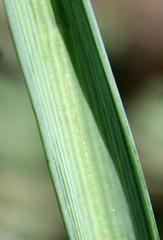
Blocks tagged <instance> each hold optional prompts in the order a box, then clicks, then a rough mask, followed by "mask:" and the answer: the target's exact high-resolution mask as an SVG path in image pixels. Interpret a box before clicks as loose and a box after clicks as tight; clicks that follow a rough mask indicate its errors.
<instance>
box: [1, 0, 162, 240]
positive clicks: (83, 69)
mask: <svg viewBox="0 0 163 240" xmlns="http://www.w3.org/2000/svg"><path fill="white" fill-rule="evenodd" d="M4 3H5V7H6V11H7V15H8V20H9V24H10V27H11V32H12V34H13V39H14V42H15V46H16V50H17V54H18V57H19V60H20V64H21V67H22V70H23V73H24V77H25V80H26V83H27V86H28V90H29V93H30V96H31V100H32V104H33V107H34V110H35V114H36V118H37V120H38V126H39V128H40V132H41V135H42V139H43V144H44V147H45V151H46V154H47V159H48V166H49V169H50V173H51V177H52V181H53V183H54V186H55V189H56V192H57V196H58V200H59V204H60V208H61V211H62V214H63V219H64V222H65V225H66V229H67V232H68V235H69V238H70V239H71V240H156V239H157V240H158V239H159V237H158V233H157V229H156V225H155V221H154V217H153V212H152V210H151V205H150V201H149V198H148V193H147V190H146V185H145V182H144V178H143V175H142V172H141V168H140V165H139V161H138V156H137V152H136V149H135V145H134V143H133V139H132V136H131V133H130V130H129V127H128V122H127V120H126V116H125V113H124V110H123V107H122V104H121V100H120V97H119V94H118V91H117V88H116V85H115V81H114V78H113V75H112V72H111V68H110V65H109V62H108V59H107V56H106V53H105V50H104V47H103V43H102V41H101V37H100V34H99V30H98V27H97V24H96V21H95V17H94V14H93V11H92V8H91V4H90V1H89V0H51V1H50V0H4Z"/></svg>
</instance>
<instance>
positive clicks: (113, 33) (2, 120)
mask: <svg viewBox="0 0 163 240" xmlns="http://www.w3.org/2000/svg"><path fill="white" fill-rule="evenodd" d="M92 4H93V7H94V10H95V13H96V17H97V20H98V24H99V26H100V29H101V32H102V36H103V39H104V42H105V46H106V49H107V52H108V56H109V59H110V62H111V65H112V69H113V72H114V75H115V77H116V81H117V85H118V88H119V91H120V94H121V97H122V99H123V103H124V105H125V110H126V113H127V116H128V119H129V122H130V125H131V128H132V132H133V135H134V138H135V141H136V145H137V148H138V151H139V155H140V159H141V163H142V166H143V170H144V173H145V177H146V181H147V184H148V188H149V192H150V197H151V200H152V205H153V208H154V212H155V217H156V220H157V224H158V228H159V231H160V236H161V239H162V236H163V230H162V229H163V204H162V201H163V188H162V185H163V174H162V166H163V29H162V25H163V1H162V0H155V1H153V0H137V1H130V0H93V1H92ZM0 239H3V240H33V239H35V240H64V239H67V238H66V235H65V231H64V227H63V223H62V220H61V217H60V213H59V210H58V207H57V203H56V200H55V196H54V193H53V190H52V185H51V182H50V178H49V174H48V170H47V166H46V160H45V157H44V154H43V150H42V146H41V143H40V139H39V135H38V131H37V127H36V123H35V120H34V116H33V112H32V110H31V105H30V103H29V99H28V95H27V91H26V88H25V86H24V82H23V78H22V75H21V73H20V70H19V65H18V63H17V60H16V56H15V51H14V49H13V45H12V42H11V37H10V34H9V32H8V26H7V23H6V19H5V15H4V10H3V8H2V0H0Z"/></svg>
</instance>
